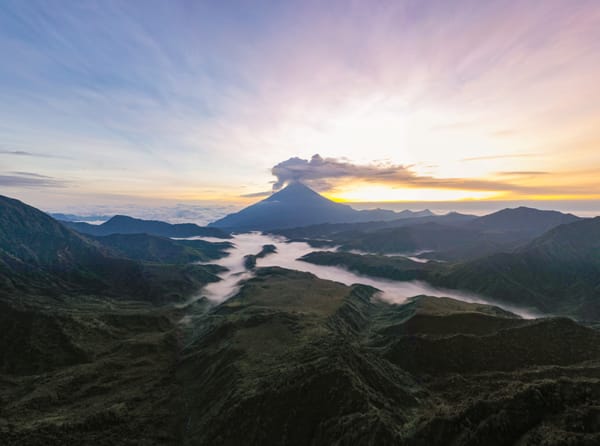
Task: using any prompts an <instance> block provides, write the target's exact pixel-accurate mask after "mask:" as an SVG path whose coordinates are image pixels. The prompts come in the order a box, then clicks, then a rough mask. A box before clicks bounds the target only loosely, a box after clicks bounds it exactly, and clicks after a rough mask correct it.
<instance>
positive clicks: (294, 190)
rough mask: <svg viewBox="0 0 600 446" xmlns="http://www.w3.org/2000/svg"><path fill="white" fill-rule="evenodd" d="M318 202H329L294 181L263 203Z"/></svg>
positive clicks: (302, 184)
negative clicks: (283, 201) (284, 201)
mask: <svg viewBox="0 0 600 446" xmlns="http://www.w3.org/2000/svg"><path fill="white" fill-rule="evenodd" d="M311 199H312V200H315V199H317V200H319V201H331V200H328V199H327V198H325V197H324V196H322V195H321V194H319V193H318V192H315V191H314V190H312V189H311V188H310V187H308V186H307V185H305V184H304V183H301V182H299V181H295V182H293V183H290V184H288V185H287V186H286V187H284V188H283V189H281V190H279V191H277V192H275V193H274V194H273V195H271V196H270V197H268V198H266V199H265V200H263V201H282V200H311Z"/></svg>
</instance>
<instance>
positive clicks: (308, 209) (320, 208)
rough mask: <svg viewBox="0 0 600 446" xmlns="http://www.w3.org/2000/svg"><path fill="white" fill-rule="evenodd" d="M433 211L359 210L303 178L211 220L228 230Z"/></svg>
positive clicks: (275, 227) (355, 220)
mask: <svg viewBox="0 0 600 446" xmlns="http://www.w3.org/2000/svg"><path fill="white" fill-rule="evenodd" d="M428 215H433V214H432V213H431V212H430V211H428V210H426V211H421V212H412V211H402V212H394V211H390V210H385V209H373V210H362V211H359V210H356V209H353V208H352V207H350V206H348V205H346V204H341V203H336V202H335V201H332V200H329V199H327V198H325V197H324V196H322V195H320V194H318V193H317V192H315V191H314V190H312V189H311V188H310V187H308V186H306V185H304V184H303V183H300V182H295V183H291V184H289V185H288V186H287V187H285V188H284V189H282V190H280V191H279V192H276V193H274V194H273V195H271V196H270V197H268V198H266V199H264V200H262V201H260V202H258V203H255V204H253V205H251V206H248V207H247V208H244V209H242V210H241V211H239V212H236V213H234V214H229V215H227V216H226V217H224V218H222V219H220V220H217V221H215V222H213V223H211V224H210V225H209V226H214V227H218V228H223V229H227V230H234V231H235V230H237V231H249V230H259V231H265V230H271V229H283V228H293V227H300V226H308V225H313V224H320V223H356V222H365V221H381V220H394V219H400V218H411V217H423V216H428Z"/></svg>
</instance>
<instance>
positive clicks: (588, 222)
mask: <svg viewBox="0 0 600 446" xmlns="http://www.w3.org/2000/svg"><path fill="white" fill-rule="evenodd" d="M439 284H441V285H444V286H448V287H452V288H459V289H465V290H470V291H475V292H478V293H482V294H485V295H488V296H491V297H494V298H496V299H498V300H499V301H504V302H511V303H515V304H519V305H523V306H527V305H528V306H531V307H533V308H536V309H539V310H541V311H544V312H550V313H560V314H570V315H573V316H576V317H577V318H580V319H586V320H596V319H598V318H599V317H600V217H598V218H594V219H585V220H581V221H576V222H574V223H570V224H566V225H561V226H558V227H556V228H554V229H552V230H550V231H549V232H547V233H546V234H544V235H542V236H541V237H539V238H536V239H535V240H533V241H532V242H530V243H528V244H527V245H525V246H523V247H521V248H519V249H517V250H516V251H514V252H512V253H498V254H494V255H490V256H487V257H484V258H481V259H476V260H473V261H470V262H467V263H464V264H461V265H458V266H456V267H455V268H453V269H452V270H451V271H450V273H449V274H447V275H445V276H443V277H442V278H440V280H439Z"/></svg>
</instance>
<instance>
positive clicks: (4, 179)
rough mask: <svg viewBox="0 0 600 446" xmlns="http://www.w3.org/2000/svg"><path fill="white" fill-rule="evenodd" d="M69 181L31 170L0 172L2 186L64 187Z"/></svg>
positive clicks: (0, 184)
mask: <svg viewBox="0 0 600 446" xmlns="http://www.w3.org/2000/svg"><path fill="white" fill-rule="evenodd" d="M67 184H68V183H67V182H66V181H64V180H59V179H56V178H52V177H48V176H45V175H39V174H36V173H31V172H9V173H8V174H0V186H3V187H11V188H19V187H26V188H41V189H43V188H62V187H65V186H67Z"/></svg>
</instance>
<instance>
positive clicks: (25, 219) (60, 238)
mask: <svg viewBox="0 0 600 446" xmlns="http://www.w3.org/2000/svg"><path fill="white" fill-rule="evenodd" d="M215 280H218V278H217V277H216V276H215V275H214V274H212V273H211V272H210V270H209V269H206V268H205V267H203V266H201V265H183V266H179V265H147V264H143V263H140V262H136V261H132V260H129V259H127V258H123V257H119V256H115V255H114V251H111V250H110V249H107V248H106V247H104V246H102V245H101V244H99V243H97V242H94V241H92V240H90V239H87V238H86V237H84V236H83V235H81V234H78V233H77V232H75V231H72V230H70V229H68V228H67V227H65V226H64V225H62V224H61V223H59V222H58V221H56V220H54V219H53V218H52V217H50V216H49V215H47V214H46V213H44V212H42V211H39V210H37V209H35V208H33V207H31V206H28V205H26V204H24V203H22V202H20V201H18V200H14V199H11V198H8V197H3V196H0V285H1V286H0V294H8V295H11V294H15V293H17V294H23V295H36V296H37V295H42V296H45V297H50V296H54V297H57V298H62V297H63V296H64V295H67V294H68V295H73V294H74V293H75V294H76V293H79V292H81V291H82V290H83V291H84V292H85V293H92V294H98V295H103V296H110V297H118V298H133V297H135V298H142V299H145V300H150V301H160V300H162V299H166V298H174V299H175V298H178V297H179V298H181V297H183V296H184V295H186V294H189V293H191V292H192V291H195V290H197V289H198V287H199V286H201V285H202V284H204V283H207V282H209V281H215Z"/></svg>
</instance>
